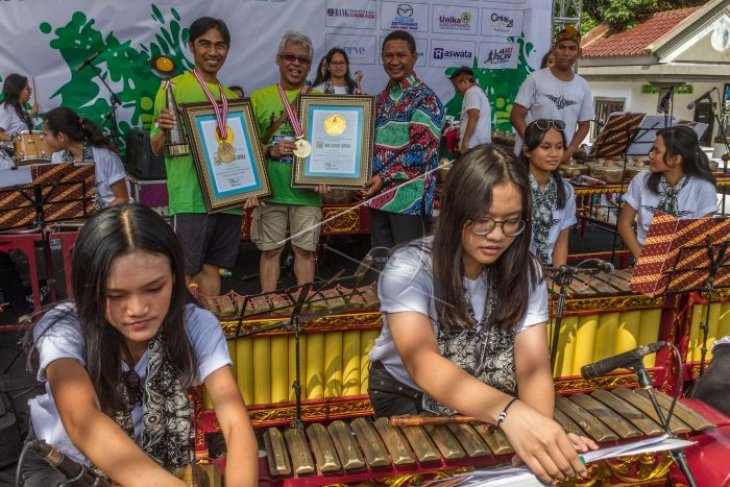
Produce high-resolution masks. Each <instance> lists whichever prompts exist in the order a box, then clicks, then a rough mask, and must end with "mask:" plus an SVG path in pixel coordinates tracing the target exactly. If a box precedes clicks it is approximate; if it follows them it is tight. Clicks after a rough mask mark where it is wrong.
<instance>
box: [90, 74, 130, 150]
mask: <svg viewBox="0 0 730 487" xmlns="http://www.w3.org/2000/svg"><path fill="white" fill-rule="evenodd" d="M88 66H91V69H93V70H94V74H95V75H96V77H97V78H99V79H100V80H101V83H102V84H103V85H104V86H105V87H106V89H107V91H109V95H110V96H109V100H110V101H111V106H112V107H111V109H110V110H109V113H107V114H106V115H104V117H103V118H102V121H101V125H102V126H103V125H104V124H105V123H106V122H107V121H109V120H111V127H109V136H110V137H111V139H112V141H114V144H115V145H116V146H117V147H121V144H120V143H119V142H120V141H119V125H118V124H117V107H118V106H121V104H122V101H121V100H120V99H119V97H118V96H117V94H116V93H114V91H113V90H112V89H111V87H110V86H109V83H107V82H106V80H105V79H104V77H103V76H102V75H101V69H99V68H98V67H96V66H95V65H94V64H89V65H88Z"/></svg>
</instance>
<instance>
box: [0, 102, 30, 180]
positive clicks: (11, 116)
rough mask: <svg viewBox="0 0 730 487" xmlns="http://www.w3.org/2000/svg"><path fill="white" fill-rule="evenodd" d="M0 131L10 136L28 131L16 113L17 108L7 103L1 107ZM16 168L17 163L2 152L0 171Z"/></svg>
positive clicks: (0, 153) (0, 155) (0, 151)
mask: <svg viewBox="0 0 730 487" xmlns="http://www.w3.org/2000/svg"><path fill="white" fill-rule="evenodd" d="M0 129H3V130H4V131H5V132H7V133H8V134H9V135H17V134H19V133H20V132H22V131H23V130H28V126H27V125H26V124H25V122H24V121H23V119H22V118H20V117H19V116H18V114H17V112H16V111H15V108H14V107H13V106H11V105H8V104H7V103H3V104H1V105H0ZM13 167H15V161H13V159H12V158H11V157H10V156H9V155H8V154H7V153H6V152H5V151H3V150H0V169H11V168H13Z"/></svg>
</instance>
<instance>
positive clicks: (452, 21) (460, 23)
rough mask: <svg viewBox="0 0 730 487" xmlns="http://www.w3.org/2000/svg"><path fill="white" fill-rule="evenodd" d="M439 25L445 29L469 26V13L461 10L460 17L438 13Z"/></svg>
mask: <svg viewBox="0 0 730 487" xmlns="http://www.w3.org/2000/svg"><path fill="white" fill-rule="evenodd" d="M439 25H440V26H441V28H445V29H449V28H451V29H454V28H456V29H468V28H470V27H471V14H470V13H469V12H462V14H461V16H460V17H457V16H455V15H439Z"/></svg>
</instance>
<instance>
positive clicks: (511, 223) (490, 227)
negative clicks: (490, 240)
mask: <svg viewBox="0 0 730 487" xmlns="http://www.w3.org/2000/svg"><path fill="white" fill-rule="evenodd" d="M469 225H470V227H469V229H470V230H471V233H473V234H474V235H477V236H479V237H486V236H487V235H489V234H490V233H492V232H493V231H494V229H495V228H496V227H497V225H499V226H500V227H501V228H502V233H504V234H505V235H506V236H508V237H516V236H518V235H519V234H521V233H522V232H524V231H525V228H526V227H527V221H526V220H522V219H521V218H516V219H513V220H495V219H494V218H489V217H488V216H483V217H482V218H480V219H479V220H477V221H474V222H470V224H469Z"/></svg>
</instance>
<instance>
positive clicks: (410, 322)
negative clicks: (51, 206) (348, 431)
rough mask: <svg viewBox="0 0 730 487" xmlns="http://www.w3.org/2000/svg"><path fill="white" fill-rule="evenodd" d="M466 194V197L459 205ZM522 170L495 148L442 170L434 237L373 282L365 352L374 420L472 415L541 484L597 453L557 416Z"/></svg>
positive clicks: (410, 248) (483, 148)
mask: <svg viewBox="0 0 730 487" xmlns="http://www.w3.org/2000/svg"><path fill="white" fill-rule="evenodd" d="M464 195H469V197H468V198H465V197H464ZM531 210H532V209H531V202H530V184H529V180H528V174H527V170H526V169H525V167H524V166H523V165H521V164H519V163H518V162H517V161H516V160H515V158H514V156H513V155H512V154H510V153H508V152H506V151H504V150H502V149H499V148H497V147H495V146H493V145H480V146H477V147H474V148H472V149H471V150H470V151H469V152H467V153H466V154H464V155H462V156H461V157H460V158H459V160H458V161H457V162H456V163H455V164H454V167H453V169H452V170H451V171H450V172H449V177H448V180H447V183H446V187H445V189H444V192H443V194H442V197H441V212H440V214H439V218H438V223H437V226H436V230H435V233H434V235H433V237H427V238H425V239H421V240H417V241H414V242H411V243H409V244H406V245H404V246H402V247H400V248H398V249H397V250H396V251H395V252H394V253H393V255H392V256H391V257H390V259H389V261H388V263H387V265H386V266H385V269H384V270H383V272H382V274H381V276H380V280H379V283H378V298H379V300H380V309H381V311H382V312H383V329H382V331H381V333H380V336H379V337H378V339H377V340H376V342H375V345H374V347H373V349H372V351H371V352H370V360H371V364H372V365H371V367H370V375H369V384H368V394H369V395H370V400H371V403H372V405H373V408H374V410H375V414H376V415H378V416H391V415H399V414H418V413H421V412H424V411H425V412H430V413H437V414H454V413H455V412H458V413H460V414H463V415H466V416H473V417H475V418H477V419H478V420H479V421H483V422H485V423H489V424H492V425H496V426H497V427H499V428H501V429H502V431H503V432H504V434H505V435H506V436H507V439H508V440H509V442H510V443H511V444H512V446H513V448H514V450H515V452H516V457H515V462H519V461H523V462H524V463H526V464H527V466H528V467H529V468H530V469H531V470H532V471H533V472H534V473H535V474H536V475H537V476H538V477H539V478H540V480H542V481H543V482H548V483H551V482H555V481H560V480H564V479H567V478H570V477H573V476H575V475H582V476H585V475H586V469H585V467H584V466H583V465H582V464H581V462H580V460H579V459H578V455H577V453H576V449H578V450H579V451H586V450H587V449H589V448H596V445H595V444H594V443H593V442H592V441H590V440H587V439H585V438H581V437H577V436H573V435H566V433H565V432H564V431H563V429H562V428H561V427H560V426H559V425H558V424H557V423H556V422H555V421H553V419H552V417H553V411H554V405H555V390H554V387H553V378H552V372H551V368H550V354H549V351H548V342H547V331H546V328H547V321H548V319H549V316H548V301H547V289H546V286H545V281H544V278H543V275H542V272H541V267H540V264H539V262H538V261H537V260H536V259H535V258H534V256H532V254H531V253H530V251H529V245H530V234H531V233H532V232H531V226H530V225H529V221H530V219H531V215H532V213H531Z"/></svg>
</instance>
